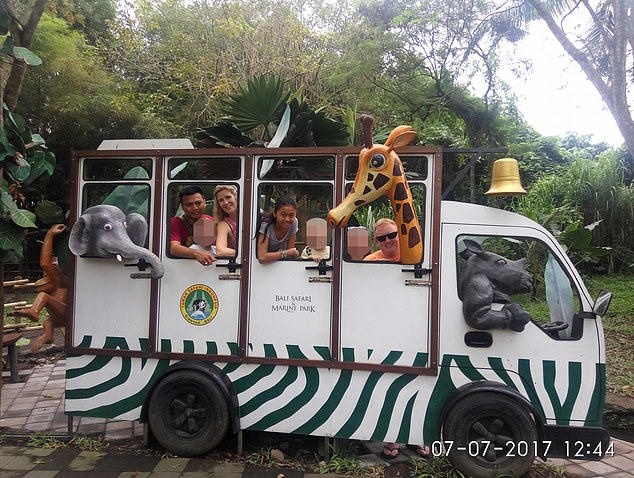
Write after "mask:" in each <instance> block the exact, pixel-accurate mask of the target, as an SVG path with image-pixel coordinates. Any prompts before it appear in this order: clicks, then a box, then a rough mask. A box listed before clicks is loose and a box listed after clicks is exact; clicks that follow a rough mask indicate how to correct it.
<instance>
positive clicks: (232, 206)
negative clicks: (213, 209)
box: [216, 189, 238, 214]
mask: <svg viewBox="0 0 634 478" xmlns="http://www.w3.org/2000/svg"><path fill="white" fill-rule="evenodd" d="M216 201H218V206H220V209H222V210H223V211H224V212H225V213H227V214H231V213H233V212H235V210H236V208H237V207H238V204H237V201H236V198H235V196H234V195H233V193H232V192H231V191H229V190H228V189H221V190H220V191H218V192H217V193H216Z"/></svg>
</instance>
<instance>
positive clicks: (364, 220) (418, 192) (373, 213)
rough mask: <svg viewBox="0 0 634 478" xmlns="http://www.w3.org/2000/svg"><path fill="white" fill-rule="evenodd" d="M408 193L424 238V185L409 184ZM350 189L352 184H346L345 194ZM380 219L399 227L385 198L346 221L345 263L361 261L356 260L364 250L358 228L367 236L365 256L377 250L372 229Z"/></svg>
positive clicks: (360, 208) (359, 210) (358, 211)
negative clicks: (351, 236)
mask: <svg viewBox="0 0 634 478" xmlns="http://www.w3.org/2000/svg"><path fill="white" fill-rule="evenodd" d="M409 186H410V191H411V192H412V206H413V208H414V210H415V211H416V215H417V217H418V223H419V224H420V227H421V233H422V235H423V237H424V233H423V231H424V228H425V184H423V183H420V184H416V183H412V184H409ZM351 188H352V183H348V184H347V190H346V193H349V192H350V189H351ZM382 218H387V219H391V220H393V221H395V222H396V224H397V227H398V226H399V222H398V217H396V216H395V215H394V211H393V209H392V205H391V203H390V200H389V198H388V197H387V196H382V197H380V198H379V199H376V200H374V201H372V202H370V203H369V204H366V205H364V206H361V207H359V208H358V209H357V210H356V211H355V212H354V213H353V214H352V217H351V218H350V220H349V221H348V226H347V227H346V230H345V233H344V237H345V246H344V250H345V251H346V253H345V254H344V260H346V261H352V262H354V261H359V260H363V257H361V258H360V259H358V257H359V254H360V251H361V250H362V249H364V248H365V246H364V244H363V240H362V238H361V233H360V231H359V229H358V228H359V227H361V228H364V230H365V231H366V232H367V235H368V241H367V242H368V247H367V251H366V254H364V256H366V255H368V254H372V253H374V252H376V251H378V250H379V245H378V244H377V241H374V240H373V238H374V229H375V225H376V223H377V221H379V220H380V219H382ZM351 233H352V234H353V236H354V239H352V238H350V237H349V236H350V234H351ZM350 247H352V248H354V251H351V250H350ZM355 257H357V259H354V258H355Z"/></svg>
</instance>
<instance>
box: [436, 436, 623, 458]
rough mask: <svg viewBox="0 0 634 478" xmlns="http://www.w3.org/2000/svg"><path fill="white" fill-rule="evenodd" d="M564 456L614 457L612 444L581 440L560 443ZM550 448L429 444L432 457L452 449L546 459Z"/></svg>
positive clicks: (480, 443)
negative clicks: (544, 457) (538, 456)
mask: <svg viewBox="0 0 634 478" xmlns="http://www.w3.org/2000/svg"><path fill="white" fill-rule="evenodd" d="M562 445H563V449H564V450H565V452H566V456H568V457H569V458H573V459H574V458H586V457H601V456H604V455H606V456H614V442H612V441H611V442H610V443H609V444H608V445H607V446H605V447H604V445H603V444H602V443H587V442H584V441H582V440H576V441H572V440H570V441H568V440H566V441H564V442H563V443H562ZM551 446H552V442H551V441H548V440H542V441H537V440H535V441H522V440H520V441H513V440H509V441H507V442H505V443H503V444H500V443H497V442H496V443H494V442H491V441H487V440H476V441H470V442H468V443H467V444H466V445H457V444H456V443H454V442H453V441H451V440H444V441H434V442H432V443H431V446H430V449H431V454H432V455H433V456H440V455H447V454H449V453H450V452H451V451H452V449H453V450H455V451H458V452H464V453H466V454H468V455H469V456H485V455H486V454H487V453H491V452H493V453H495V454H496V455H497V456H501V455H504V456H507V457H514V456H517V457H522V456H529V455H532V456H537V455H539V454H540V453H543V454H544V456H546V457H548V452H549V450H550V448H551Z"/></svg>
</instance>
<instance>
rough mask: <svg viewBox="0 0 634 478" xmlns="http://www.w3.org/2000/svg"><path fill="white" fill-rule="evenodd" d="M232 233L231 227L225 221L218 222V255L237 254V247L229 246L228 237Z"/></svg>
mask: <svg viewBox="0 0 634 478" xmlns="http://www.w3.org/2000/svg"><path fill="white" fill-rule="evenodd" d="M229 234H231V228H230V227H229V224H227V223H226V222H225V221H221V222H219V223H218V235H217V236H216V255H218V256H235V255H236V251H235V249H231V248H230V247H227V237H229Z"/></svg>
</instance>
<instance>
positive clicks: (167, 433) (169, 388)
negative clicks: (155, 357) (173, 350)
mask: <svg viewBox="0 0 634 478" xmlns="http://www.w3.org/2000/svg"><path fill="white" fill-rule="evenodd" d="M148 411H149V413H148V422H149V424H150V427H151V429H152V432H153V433H154V436H155V437H156V440H157V441H158V442H159V443H160V444H161V446H162V447H163V448H165V449H166V450H169V451H171V452H173V453H176V454H178V455H181V456H196V455H203V454H205V453H207V452H209V451H211V450H212V449H213V448H215V447H216V446H217V445H218V444H219V443H220V442H221V441H222V439H223V438H224V436H225V434H226V433H227V430H228V428H229V407H228V405H227V401H226V400H225V397H224V395H223V393H222V391H221V390H219V389H218V386H217V385H216V384H215V383H214V382H213V380H211V379H210V378H208V377H206V376H205V375H204V374H202V373H200V372H197V371H194V370H180V371H178V372H174V373H172V374H170V375H168V376H167V377H165V378H164V379H163V380H162V381H161V382H160V383H159V384H158V386H157V387H156V389H155V390H154V393H153V394H152V397H151V398H150V406H149V410H148Z"/></svg>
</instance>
